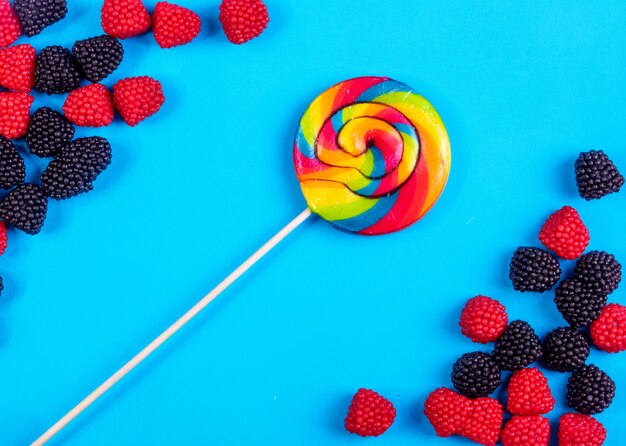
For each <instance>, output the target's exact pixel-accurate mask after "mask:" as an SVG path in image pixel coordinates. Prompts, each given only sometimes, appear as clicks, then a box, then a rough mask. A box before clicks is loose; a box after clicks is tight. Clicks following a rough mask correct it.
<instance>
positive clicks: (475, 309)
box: [459, 296, 509, 344]
mask: <svg viewBox="0 0 626 446" xmlns="http://www.w3.org/2000/svg"><path fill="white" fill-rule="evenodd" d="M508 321H509V319H508V316H507V314H506V309H505V308H504V305H502V304H501V303H500V302H498V301H497V300H495V299H492V298H490V297H487V296H476V297H472V298H471V299H470V300H468V301H467V303H466V304H465V307H464V308H463V311H462V312H461V319H460V321H459V326H460V327H461V333H463V334H464V335H465V336H467V337H468V338H470V339H471V340H472V341H474V342H479V343H481V344H486V343H487V342H493V341H495V340H496V339H498V337H499V336H500V335H501V334H502V332H503V331H504V329H505V328H506V325H507V323H508Z"/></svg>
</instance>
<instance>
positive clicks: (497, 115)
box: [0, 0, 626, 446]
mask: <svg viewBox="0 0 626 446" xmlns="http://www.w3.org/2000/svg"><path fill="white" fill-rule="evenodd" d="M69 3H70V5H69V7H70V13H69V15H68V17H67V18H66V19H65V20H64V21H62V22H60V23H58V24H56V25H55V26H53V27H51V28H49V29H47V30H45V31H44V32H43V33H42V34H41V35H39V36H37V37H36V38H33V39H30V40H29V42H31V43H32V44H33V45H35V46H36V47H37V48H38V49H41V48H43V47H44V46H45V45H47V44H62V45H66V46H71V44H72V43H73V42H74V41H75V40H76V39H78V38H85V37H88V36H91V35H95V34H98V33H100V31H101V30H100V26H99V6H100V2H91V1H86V0H85V1H76V0H71V1H70V2H69ZM146 3H147V4H148V5H149V9H150V10H151V9H152V6H153V5H154V3H155V2H154V1H148V2H146ZM181 3H182V4H183V5H185V6H189V7H192V8H194V9H196V10H197V11H198V12H199V13H200V14H201V15H202V18H203V23H204V27H203V31H202V34H201V36H200V37H199V38H198V39H197V40H196V41H194V42H193V43H192V44H190V45H187V46H185V47H180V48H176V49H172V50H162V49H160V48H159V47H158V46H157V45H156V44H155V42H154V40H153V38H152V35H151V34H147V35H144V36H141V37H138V38H133V39H130V40H126V41H124V48H125V50H126V56H125V59H124V62H123V63H122V65H121V67H120V69H119V70H118V71H117V72H115V73H114V74H113V75H112V76H111V77H110V78H109V79H107V80H106V81H105V82H104V83H105V84H106V85H107V86H109V87H110V86H112V85H113V83H114V82H115V81H116V80H117V79H119V78H121V77H125V76H131V75H144V74H145V75H151V76H154V77H155V78H157V79H159V80H160V81H161V82H162V83H163V87H164V91H165V94H166V96H167V101H166V103H165V105H164V107H163V109H162V110H161V111H160V112H159V114H158V115H156V116H155V117H153V118H151V119H149V120H147V121H145V122H143V123H141V124H140V125H139V126H138V127H135V128H130V127H127V126H126V125H125V124H123V123H122V122H121V121H120V120H119V118H118V119H116V121H115V122H114V124H113V125H111V126H110V127H108V128H106V129H81V130H79V132H78V134H79V135H80V136H86V135H101V136H104V137H107V138H109V139H110V141H111V143H112V146H113V164H112V165H111V167H110V168H109V169H108V170H107V171H106V172H105V173H103V174H102V175H101V177H100V178H99V179H98V180H97V181H96V183H95V190H94V191H93V192H91V193H89V194H87V195H84V196H80V197H77V198H74V199H71V200H68V201H64V202H54V201H53V202H51V203H50V209H49V213H48V218H47V220H46V224H45V227H44V229H43V231H42V232H41V233H40V234H39V235H37V236H35V237H30V236H27V235H25V234H22V233H19V232H18V231H15V230H11V231H10V233H9V237H10V240H9V243H10V247H9V249H8V251H7V253H6V254H5V255H4V256H3V257H2V258H1V259H0V270H1V271H2V275H3V277H4V280H5V288H6V289H5V292H4V294H3V296H2V299H1V301H0V364H1V366H0V395H2V397H1V398H0V425H1V426H2V428H1V429H0V443H1V444H2V445H23V444H26V443H27V442H29V441H32V440H34V439H35V438H37V437H38V436H39V435H40V434H41V433H43V431H44V430H46V429H47V428H48V427H50V425H51V424H52V423H53V422H54V421H56V420H57V419H58V418H59V417H60V416H62V415H63V414H64V413H66V411H68V410H69V409H70V408H71V407H73V406H74V404H76V403H77V402H78V401H79V400H81V399H82V398H83V397H84V396H86V395H87V394H88V393H89V392H90V391H91V390H93V389H94V388H95V387H96V386H97V385H98V384H100V383H101V382H102V381H103V380H104V379H105V378H107V377H108V376H109V375H110V374H111V373H112V372H114V371H115V370H117V368H118V367H119V366H121V365H122V364H123V363H124V362H126V361H127V360H128V359H129V358H130V357H132V356H133V355H134V354H135V353H136V352H137V351H139V350H140V349H141V348H142V347H143V346H144V345H145V344H147V343H148V342H149V341H150V340H152V339H153V338H154V337H155V336H156V335H158V334H159V333H160V332H161V331H162V330H163V329H164V328H166V327H167V326H168V325H169V324H170V323H171V322H173V321H174V320H175V319H176V318H177V317H178V316H179V315H181V314H182V313H183V312H184V311H186V310H187V309H188V308H189V307H190V306H191V305H192V304H193V303H195V302H196V301H197V300H198V299H199V298H200V297H202V296H203V295H204V294H205V293H206V292H207V291H208V290H210V289H211V288H212V287H213V286H215V285H216V284H217V283H218V282H219V281H220V280H221V279H222V278H223V277H224V276H225V275H226V274H228V273H229V272H230V271H231V270H232V269H233V268H234V267H236V266H237V265H238V264H239V263H240V262H241V261H242V260H243V259H244V258H246V257H247V256H248V255H249V254H250V253H251V252H252V251H253V250H254V249H256V248H257V247H258V246H260V245H261V244H262V243H263V242H265V241H266V240H267V239H268V238H269V237H270V236H272V235H273V234H274V233H275V232H276V231H278V230H279V229H280V228H281V227H282V226H283V225H284V224H286V223H287V222H288V221H289V220H290V219H291V218H293V217H294V216H295V215H296V214H298V213H299V212H300V211H302V210H303V209H304V207H305V202H304V200H303V198H302V197H301V195H300V192H299V188H298V184H297V181H296V180H295V177H294V174H293V170H292V166H291V147H292V140H293V135H294V133H295V129H296V127H297V124H298V121H299V117H300V115H301V113H302V111H303V110H304V109H305V107H306V106H307V105H308V103H309V102H310V101H311V100H312V99H313V98H314V97H315V96H316V95H317V94H318V93H319V92H321V91H322V90H324V89H325V88H326V87H328V86H330V85H331V84H334V83H336V82H338V81H341V80H343V79H346V78H350V77H354V76H362V75H386V76H390V77H394V78H396V79H398V80H401V81H403V82H406V83H408V84H409V85H412V86H414V87H415V88H416V89H417V90H418V91H420V92H422V93H423V94H424V95H425V96H426V97H427V98H429V100H430V101H431V102H432V103H433V104H434V105H435V106H436V107H437V109H438V110H439V112H440V114H441V116H442V118H443V120H444V122H445V123H446V125H447V128H448V131H449V134H450V139H451V143H452V150H453V163H452V164H453V167H452V173H451V177H450V181H449V183H448V187H447V189H446V190H445V192H444V195H443V196H442V199H441V200H440V202H439V203H438V204H437V205H436V206H435V208H434V209H433V210H432V211H431V213H430V214H429V215H428V216H427V217H426V218H425V219H423V220H422V221H421V222H419V223H418V224H416V225H414V226H413V227H411V228H409V229H407V230H405V231H402V232H400V233H397V234H392V235H388V236H383V237H374V238H367V237H358V236H352V235H347V234H344V233H341V232H339V231H337V230H335V229H333V228H331V227H330V226H329V225H327V224H325V223H324V222H323V221H321V220H319V219H311V220H310V221H307V222H306V223H305V224H304V225H303V226H302V227H301V228H299V229H298V230H297V232H296V233H294V234H292V235H291V236H290V237H289V238H288V239H287V240H286V241H285V242H284V243H283V244H281V245H280V246H279V247H278V248H277V249H275V250H274V251H272V252H271V253H270V254H269V255H268V256H267V257H266V258H265V259H264V260H263V261H262V262H261V264H259V265H258V266H257V267H256V268H254V270H252V271H251V272H250V273H249V274H247V275H246V276H245V278H244V279H243V280H241V282H240V283H237V284H236V285H235V286H233V287H232V288H231V289H229V290H228V291H227V292H226V293H225V294H224V295H223V296H222V298H221V299H220V300H219V301H218V302H216V303H214V304H212V305H211V306H210V308H209V309H208V310H206V311H204V312H203V313H202V314H201V316H200V317H198V318H197V320H194V321H193V322H192V323H191V324H189V326H188V327H186V328H185V330H184V331H183V332H181V333H180V334H179V335H178V336H176V337H175V339H172V340H171V341H170V342H169V343H168V344H167V345H166V346H164V348H162V349H161V350H159V351H158V353H157V354H155V355H154V356H153V357H151V358H150V359H149V360H148V361H146V362H145V363H144V364H143V365H142V366H141V367H140V369H139V370H136V371H135V372H134V373H133V374H132V375H131V376H129V377H128V378H127V379H125V380H124V381H123V382H122V383H120V384H119V385H118V386H116V387H115V388H114V389H113V390H112V391H111V392H109V393H108V394H107V395H106V397H104V398H103V399H102V400H101V401H99V402H98V403H97V404H96V405H95V406H93V407H92V408H91V409H89V411H88V412H86V413H85V414H84V415H83V416H81V417H80V418H79V419H78V420H76V421H75V422H74V423H72V424H71V425H70V426H69V427H68V428H67V429H66V430H65V431H64V432H63V433H62V434H61V435H59V436H58V437H57V439H56V441H55V442H54V444H65V445H91V446H94V445H112V444H115V445H134V444H158V445H167V444H214V445H231V444H232V445H235V444H236V445H243V444H281V445H282V444H284V445H293V444H298V445H321V444H341V445H346V444H361V443H368V444H369V443H372V444H374V443H376V444H384V445H406V444H429V445H430V444H433V445H436V444H450V445H453V444H459V445H460V444H466V441H465V440H462V439H458V438H457V439H448V440H441V439H438V438H437V437H436V436H435V435H434V432H433V430H432V428H431V427H430V425H429V424H428V423H427V421H426V420H425V418H424V417H423V415H422V413H421V412H422V404H423V401H424V399H425V397H426V395H427V394H428V393H429V392H430V391H431V390H433V389H434V388H436V387H439V386H444V385H448V386H449V385H450V382H449V377H448V376H449V371H450V368H451V365H452V363H453V362H454V361H455V360H456V358H457V357H458V356H460V355H461V354H462V353H464V352H467V351H472V350H476V349H485V350H486V349H489V348H490V347H489V346H486V347H482V346H477V345H475V344H472V343H471V342H470V341H469V340H468V339H466V338H464V337H463V336H461V335H460V332H459V329H458V327H457V325H456V323H457V319H458V316H459V312H460V310H461V308H462V306H463V304H464V302H465V301H466V300H467V299H468V298H469V297H472V296H474V295H476V294H478V293H481V294H486V295H490V296H492V297H495V298H498V299H500V300H501V301H502V302H503V303H504V304H505V305H506V307H507V309H508V312H509V315H510V318H511V319H516V318H523V319H526V320H528V321H529V322H530V323H531V324H532V325H533V326H534V327H535V328H536V330H537V331H538V333H539V334H540V335H541V336H543V335H545V334H546V333H547V332H548V331H549V330H551V329H552V328H553V327H555V326H558V325H563V320H562V319H561V318H560V315H559V314H558V312H557V311H556V309H555V307H554V304H553V302H552V296H551V294H545V295H537V294H519V293H516V292H514V291H513V290H512V288H511V286H510V283H509V282H508V279H507V272H508V261H509V258H510V255H511V253H512V252H513V250H514V249H515V248H516V247H517V246H519V245H537V244H538V240H537V239H536V236H537V233H538V230H539V228H540V226H541V224H542V222H543V220H544V219H545V218H546V217H547V216H548V215H549V214H550V213H551V212H552V211H554V210H556V209H558V208H559V207H561V206H563V205H566V204H568V205H574V206H575V207H576V208H577V209H578V210H579V211H580V213H581V215H582V217H583V219H584V221H585V222H586V223H587V225H588V227H589V229H590V232H591V236H592V242H591V245H590V248H593V249H605V250H608V251H610V252H613V253H615V254H616V255H617V256H618V258H619V259H621V260H623V261H624V260H626V244H625V243H624V242H625V241H626V233H625V232H624V229H623V228H624V220H625V219H626V195H624V193H622V194H617V195H613V196H609V197H607V198H604V199H602V200H600V201H595V202H592V203H587V202H585V201H584V200H582V199H580V198H578V196H577V192H576V188H575V183H574V176H573V167H572V165H573V162H574V160H575V158H576V156H577V155H578V153H579V152H580V151H583V150H588V149H591V148H595V149H604V150H605V151H607V153H609V154H610V155H611V156H612V158H613V159H614V160H615V162H616V164H617V165H618V166H621V167H622V169H624V170H626V152H625V151H624V147H626V137H625V136H624V128H626V114H625V113H624V104H625V103H626V82H625V79H626V27H624V23H625V22H626V4H625V3H624V2H622V1H618V0H615V1H604V2H602V5H598V4H596V3H597V2H586V1H579V0H574V1H546V2H541V3H542V5H541V6H539V5H538V3H539V2H534V1H516V2H501V1H498V0H491V1H481V2H467V1H463V0H458V1H452V0H449V1H429V2H416V1H411V0H387V1H385V2H381V1H378V0H360V1H358V2H357V1H353V2H348V1H335V0H317V1H315V2H312V1H303V0H291V1H276V0H268V6H269V11H270V15H271V23H270V26H269V28H268V29H267V31H266V32H265V33H264V34H263V36H262V37H260V38H259V39H257V40H254V41H252V42H250V43H248V44H246V45H243V46H235V45H232V44H230V43H228V42H227V40H226V38H225V37H224V36H223V34H222V33H221V29H220V27H219V23H218V22H217V12H218V4H219V2H218V1H216V0H212V1H209V2H203V1H201V0H194V1H192V0H184V1H181ZM20 41H21V42H24V41H27V40H26V39H24V38H22V39H20ZM62 100H63V97H43V96H38V97H37V101H36V106H41V105H44V104H46V105H52V106H54V107H57V108H59V107H60V105H61V104H62ZM44 166H45V162H40V161H37V162H35V163H31V164H29V174H30V176H31V177H32V178H37V177H38V175H39V173H40V171H41V169H42V168H43V167H44ZM564 268H565V269H566V270H570V269H571V264H566V263H564ZM623 293H624V291H623V290H618V292H616V293H615V294H614V295H613V296H611V300H613V301H620V300H621V302H625V299H624V298H623ZM590 360H591V361H592V362H594V363H596V364H598V365H600V366H601V367H602V368H604V369H605V370H606V371H607V372H608V373H609V374H611V375H612V377H613V378H614V379H615V381H616V382H617V385H618V392H617V396H616V398H615V400H614V403H613V406H612V407H611V409H610V410H608V411H606V412H605V413H603V414H601V415H600V416H598V419H600V420H601V421H602V422H603V423H604V424H605V426H606V427H607V428H608V433H609V437H608V440H607V442H606V444H607V445H609V446H611V445H613V446H615V445H620V444H624V442H625V441H626V424H625V423H624V422H623V414H624V413H625V411H626V391H624V390H623V389H624V388H626V373H625V372H626V361H625V358H624V357H623V356H616V355H608V354H605V353H602V352H599V351H597V350H594V351H593V353H592V355H591V358H590ZM548 376H549V379H550V383H551V386H552V390H553V392H554V394H555V396H556V398H557V399H558V401H559V405H558V407H557V408H556V409H555V411H554V412H553V413H552V414H551V415H550V416H551V419H552V421H553V429H554V431H556V427H557V423H556V420H557V419H558V416H560V414H561V413H563V412H564V410H565V407H564V405H563V401H564V397H565V381H566V376H565V375H559V374H556V373H548ZM361 386H365V387H369V388H373V389H375V390H377V391H378V392H380V393H381V394H383V395H385V396H387V397H388V398H390V399H391V400H392V401H393V403H394V404H395V406H396V408H397V412H398V416H397V419H396V422H395V424H394V425H393V427H392V428H391V429H390V430H389V431H388V432H387V433H386V434H385V435H384V436H382V437H379V438H378V439H375V440H363V439H361V438H359V437H357V436H354V435H349V434H347V433H346V432H345V431H344V430H343V418H344V416H345V412H346V409H347V406H348V404H349V402H350V399H351V396H352V394H353V393H354V392H355V391H356V389H357V388H358V387H361Z"/></svg>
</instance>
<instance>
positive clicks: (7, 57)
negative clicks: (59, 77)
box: [0, 44, 36, 93]
mask: <svg viewBox="0 0 626 446" xmlns="http://www.w3.org/2000/svg"><path fill="white" fill-rule="evenodd" d="M35 56H36V51H35V48H33V47H32V46H31V45H28V44H23V45H16V46H11V47H9V48H4V49H0V86H2V87H4V88H6V89H7V90H14V91H21V92H23V93H28V92H29V91H30V90H32V88H33V84H34V83H35Z"/></svg>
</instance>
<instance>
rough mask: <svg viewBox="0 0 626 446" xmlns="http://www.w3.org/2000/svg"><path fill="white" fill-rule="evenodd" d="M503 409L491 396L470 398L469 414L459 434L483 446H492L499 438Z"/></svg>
mask: <svg viewBox="0 0 626 446" xmlns="http://www.w3.org/2000/svg"><path fill="white" fill-rule="evenodd" d="M503 416H504V410H503V409H502V405H501V404H500V403H499V402H498V400H495V399H493V398H477V399H475V400H471V410H470V416H469V419H468V420H467V422H466V423H465V425H464V426H463V427H462V428H461V430H460V431H459V434H460V435H461V436H463V437H465V438H467V439H468V440H471V441H473V442H475V443H478V444H482V445H483V446H494V445H495V444H496V442H497V441H498V438H500V429H502V418H503Z"/></svg>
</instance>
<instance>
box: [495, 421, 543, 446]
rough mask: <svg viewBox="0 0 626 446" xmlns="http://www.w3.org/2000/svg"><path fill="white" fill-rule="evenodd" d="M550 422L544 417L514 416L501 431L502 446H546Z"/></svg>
mask: <svg viewBox="0 0 626 446" xmlns="http://www.w3.org/2000/svg"><path fill="white" fill-rule="evenodd" d="M549 443H550V420H548V419H547V418H545V417H542V416H539V415H535V416H519V415H514V416H513V417H512V418H511V419H510V420H509V421H507V422H506V424H505V425H504V429H502V446H548V444H549Z"/></svg>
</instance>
